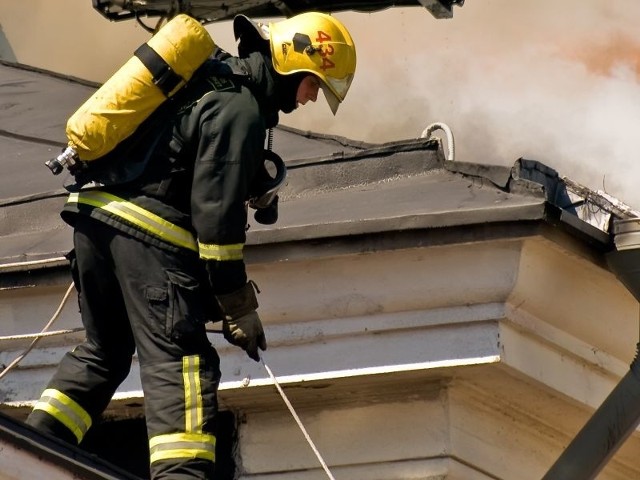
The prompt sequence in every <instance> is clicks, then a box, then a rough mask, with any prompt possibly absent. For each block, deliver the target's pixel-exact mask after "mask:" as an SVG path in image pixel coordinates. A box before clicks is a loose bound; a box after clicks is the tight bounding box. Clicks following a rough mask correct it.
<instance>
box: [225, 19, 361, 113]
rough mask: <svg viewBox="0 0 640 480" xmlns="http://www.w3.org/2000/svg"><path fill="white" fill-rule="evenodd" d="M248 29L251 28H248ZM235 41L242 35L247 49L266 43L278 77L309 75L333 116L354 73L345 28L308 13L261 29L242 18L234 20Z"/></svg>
mask: <svg viewBox="0 0 640 480" xmlns="http://www.w3.org/2000/svg"><path fill="white" fill-rule="evenodd" d="M247 27H251V28H247ZM234 31H235V36H236V39H238V38H240V37H241V36H242V34H243V32H250V34H249V35H246V37H245V38H248V41H247V43H248V44H249V46H250V48H252V49H253V48H256V49H257V48H258V47H257V46H256V45H259V43H260V41H259V39H260V38H262V39H264V40H268V41H269V45H270V48H271V58H272V61H273V66H274V68H275V70H276V72H278V73H279V74H281V75H291V74H294V73H300V72H309V73H311V74H313V75H315V76H317V77H318V78H319V79H320V85H321V88H322V91H323V92H324V96H325V98H326V99H327V103H328V104H329V107H330V108H331V111H332V112H333V113H334V114H335V113H336V111H337V110H338V106H339V105H340V103H341V102H342V101H343V100H344V98H345V97H346V95H347V91H348V90H349V87H350V86H351V81H352V80H353V75H354V73H355V71H356V47H355V45H354V43H353V39H352V38H351V35H350V34H349V32H348V31H347V29H346V28H345V26H344V25H343V24H342V23H341V22H340V21H338V20H337V19H336V18H334V17H332V16H331V15H327V14H324V13H319V12H307V13H302V14H300V15H296V16H294V17H291V18H288V19H286V20H282V21H280V22H275V23H269V25H264V24H261V23H257V24H256V23H254V22H252V21H251V20H249V19H248V18H247V17H245V16H243V15H238V16H237V17H236V18H235V19H234Z"/></svg>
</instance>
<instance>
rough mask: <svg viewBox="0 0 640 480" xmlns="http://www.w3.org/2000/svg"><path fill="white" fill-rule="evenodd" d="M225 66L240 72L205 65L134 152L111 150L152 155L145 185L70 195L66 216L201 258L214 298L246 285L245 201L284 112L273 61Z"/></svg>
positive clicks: (138, 137)
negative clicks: (82, 217) (280, 112)
mask: <svg viewBox="0 0 640 480" xmlns="http://www.w3.org/2000/svg"><path fill="white" fill-rule="evenodd" d="M224 65H226V66H231V67H232V70H233V71H234V72H236V73H237V72H241V73H242V74H241V75H227V74H226V73H225V74H220V72H221V70H220V62H219V61H217V60H216V61H211V62H209V63H206V64H205V65H204V67H203V68H202V71H201V72H200V74H199V75H198V77H197V79H195V80H192V81H191V82H190V83H189V84H188V85H187V86H186V87H184V88H183V90H182V91H181V92H179V93H178V94H177V95H176V96H175V97H173V99H172V101H170V102H168V103H167V104H166V106H164V107H161V109H159V110H158V111H157V112H156V113H154V114H153V115H152V117H151V118H150V119H149V120H148V121H147V122H146V127H147V131H146V133H145V131H143V129H142V126H141V128H140V129H139V130H140V131H137V132H136V133H135V134H134V135H133V136H132V139H133V140H132V141H131V142H130V143H131V144H132V146H131V145H128V146H126V147H123V148H119V149H116V150H115V151H114V152H115V154H117V155H120V156H121V157H123V158H121V160H122V162H125V163H123V165H126V162H127V161H130V160H131V159H135V158H138V157H140V156H150V158H149V161H148V162H146V167H145V168H144V172H143V173H142V174H141V176H140V177H139V178H137V179H136V180H134V181H132V182H129V183H126V184H124V185H118V186H111V187H103V188H100V189H86V190H80V191H79V192H77V193H71V194H70V196H69V199H68V201H67V203H66V205H65V207H64V209H63V212H62V218H63V219H64V220H65V221H66V222H67V223H69V224H71V225H73V219H74V217H75V216H76V215H78V214H81V215H89V216H91V217H93V218H95V219H97V220H100V221H102V222H105V223H107V224H109V225H112V226H113V227H115V228H118V229H120V230H122V231H124V232H127V233H129V234H130V235H132V236H134V237H137V238H138V239H141V240H143V241H145V242H149V243H151V244H153V245H156V246H159V247H161V248H165V249H168V250H170V251H174V252H179V251H181V250H188V251H192V252H197V253H198V255H199V256H200V258H201V259H203V260H205V262H206V266H207V270H208V272H209V278H210V282H211V286H212V288H213V292H212V293H214V294H218V293H228V292H231V291H234V290H236V289H238V288H240V287H241V286H242V285H244V284H245V283H246V273H245V265H244V259H243V247H244V244H245V238H246V235H245V232H246V225H247V210H246V204H245V201H246V200H247V198H248V196H249V194H250V191H251V189H252V181H253V180H254V178H255V177H256V173H257V172H258V171H259V169H260V168H264V167H263V156H262V152H263V149H264V142H265V136H266V129H267V128H270V127H273V126H275V125H276V124H277V122H278V110H279V107H278V102H277V98H278V95H277V79H278V77H277V74H275V72H274V71H273V67H272V64H271V61H270V59H269V58H268V57H265V56H264V55H263V54H262V53H258V52H254V53H252V54H251V55H249V56H248V57H246V58H243V59H239V58H235V57H231V58H228V59H226V60H224ZM224 71H225V72H227V70H224ZM124 157H128V158H124ZM109 168H117V165H116V166H115V167H114V166H113V165H112V166H110V167H109Z"/></svg>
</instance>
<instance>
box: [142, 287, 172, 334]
mask: <svg viewBox="0 0 640 480" xmlns="http://www.w3.org/2000/svg"><path fill="white" fill-rule="evenodd" d="M144 296H145V298H146V299H147V304H148V306H149V312H148V323H149V328H150V329H152V330H155V331H156V332H157V334H162V335H163V336H164V335H165V329H166V325H167V315H168V311H169V295H168V294H167V289H166V288H161V287H146V288H145V290H144Z"/></svg>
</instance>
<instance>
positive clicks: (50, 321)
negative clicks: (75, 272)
mask: <svg viewBox="0 0 640 480" xmlns="http://www.w3.org/2000/svg"><path fill="white" fill-rule="evenodd" d="M73 287H74V284H73V282H71V285H69V288H67V292H66V293H65V294H64V297H62V301H61V302H60V305H59V306H58V309H57V310H56V311H55V313H54V314H53V316H52V317H51V319H50V320H49V323H47V324H46V325H45V326H44V328H43V329H42V331H41V332H40V333H39V334H38V335H37V336H36V338H34V339H33V341H32V342H31V345H29V346H28V347H27V349H26V350H25V351H24V352H22V354H20V355H19V356H18V357H17V358H16V359H14V360H13V362H11V363H10V364H9V365H8V366H7V367H6V368H5V369H4V370H2V372H0V380H2V378H3V377H4V376H5V375H6V374H7V373H9V371H10V370H11V369H12V368H13V367H15V366H16V365H18V363H20V362H21V361H22V359H23V358H24V357H26V356H27V354H28V353H29V352H30V351H31V350H33V347H35V346H36V344H37V343H38V342H39V341H40V339H41V338H42V337H44V336H45V332H46V331H47V330H49V328H51V325H53V322H55V321H56V320H57V319H58V317H59V316H60V313H62V309H63V308H64V305H65V304H66V303H67V300H68V299H69V295H71V292H72V291H73Z"/></svg>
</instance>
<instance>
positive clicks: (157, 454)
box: [149, 355, 216, 463]
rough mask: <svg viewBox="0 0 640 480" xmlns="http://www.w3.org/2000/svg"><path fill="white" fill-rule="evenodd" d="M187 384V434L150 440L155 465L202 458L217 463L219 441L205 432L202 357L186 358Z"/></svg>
mask: <svg viewBox="0 0 640 480" xmlns="http://www.w3.org/2000/svg"><path fill="white" fill-rule="evenodd" d="M182 380H183V383H184V417H185V425H184V429H185V431H184V433H170V434H164V435H156V436H155V437H152V438H151V439H150V440H149V451H150V453H151V463H154V462H157V461H159V460H170V459H177V458H202V459H205V460H210V461H211V462H215V458H216V452H215V448H216V438H215V436H214V435H211V434H209V433H203V432H202V422H203V414H202V389H201V385H200V357H199V356H198V355H191V356H186V357H183V358H182Z"/></svg>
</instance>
